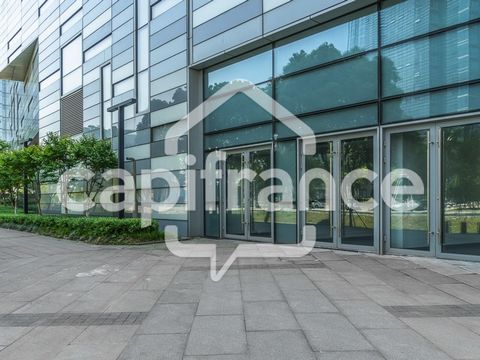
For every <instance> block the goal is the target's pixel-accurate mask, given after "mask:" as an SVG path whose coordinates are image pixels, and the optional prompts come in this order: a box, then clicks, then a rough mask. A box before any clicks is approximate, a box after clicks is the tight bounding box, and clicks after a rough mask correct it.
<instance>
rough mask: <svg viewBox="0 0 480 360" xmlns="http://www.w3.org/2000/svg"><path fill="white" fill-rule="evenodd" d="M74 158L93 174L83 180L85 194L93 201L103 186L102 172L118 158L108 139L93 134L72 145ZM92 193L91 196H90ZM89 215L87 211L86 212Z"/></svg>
mask: <svg viewBox="0 0 480 360" xmlns="http://www.w3.org/2000/svg"><path fill="white" fill-rule="evenodd" d="M73 152H74V158H75V159H76V160H77V161H78V164H79V165H80V166H82V167H84V168H85V169H87V170H90V171H91V172H92V173H93V174H94V176H93V177H92V178H91V179H89V180H87V181H86V182H85V194H86V195H87V197H88V198H90V199H91V200H92V201H93V202H95V199H96V197H97V195H98V193H99V192H100V191H101V190H102V189H103V187H104V179H103V177H102V174H103V173H104V172H105V171H107V170H109V169H112V168H115V167H116V165H117V163H118V160H117V155H116V154H115V152H114V151H113V149H112V146H111V144H110V142H109V141H106V140H98V139H96V138H94V137H93V136H83V137H82V138H80V139H79V140H78V141H77V142H76V143H75V145H74V151H73ZM92 195H93V196H92ZM86 215H87V216H88V215H89V212H88V211H87V212H86Z"/></svg>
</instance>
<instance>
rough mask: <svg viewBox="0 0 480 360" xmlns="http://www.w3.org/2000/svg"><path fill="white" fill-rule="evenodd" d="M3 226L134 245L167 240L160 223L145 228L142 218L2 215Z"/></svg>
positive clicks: (64, 237) (99, 243)
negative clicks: (160, 229)
mask: <svg viewBox="0 0 480 360" xmlns="http://www.w3.org/2000/svg"><path fill="white" fill-rule="evenodd" d="M0 227H2V228H6V229H13V230H20V231H28V232H32V233H36V234H40V235H47V236H52V237H56V238H61V239H70V240H76V241H83V242H86V243H89V244H97V245H133V244H143V243H151V242H160V241H163V239H164V236H163V233H162V232H161V231H159V229H158V224H157V223H155V222H154V223H152V225H151V226H149V227H146V228H142V227H141V222H140V219H116V218H99V217H73V216H39V215H23V214H17V215H14V214H0Z"/></svg>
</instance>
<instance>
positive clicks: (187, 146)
mask: <svg viewBox="0 0 480 360" xmlns="http://www.w3.org/2000/svg"><path fill="white" fill-rule="evenodd" d="M0 24H1V28H2V31H1V32H0V78H1V79H3V80H4V81H3V82H1V83H0V93H1V94H2V97H0V105H1V106H3V108H2V109H0V131H1V134H2V136H6V137H7V139H8V140H11V141H14V142H15V141H16V142H17V143H22V141H25V139H28V138H36V136H37V135H38V139H39V141H41V140H42V139H43V138H44V137H45V136H46V135H47V134H48V133H49V132H59V133H60V134H61V135H66V136H79V135H81V134H91V135H93V136H96V137H99V138H105V139H112V145H113V146H114V147H115V148H118V114H117V112H114V113H110V112H108V111H107V109H108V108H109V107H111V106H113V105H116V104H120V103H122V102H124V101H128V100H130V99H136V104H134V105H129V106H127V107H126V108H125V120H124V128H125V141H124V145H125V156H126V157H129V158H134V159H136V163H137V173H140V172H141V171H142V170H143V169H155V168H163V169H168V170H171V171H173V172H174V174H176V175H177V178H178V180H179V186H180V187H181V189H180V193H181V196H180V197H181V201H180V202H181V203H186V202H187V201H190V202H195V204H196V205H197V206H196V210H192V211H187V209H186V207H185V206H184V204H178V205H176V206H175V207H174V208H173V209H172V210H171V211H170V212H169V213H166V214H165V213H164V214H156V215H155V216H156V217H157V219H158V221H159V222H160V224H161V225H162V226H165V225H166V224H173V225H177V226H178V227H179V229H180V233H181V234H182V235H183V236H207V237H213V238H222V239H229V238H233V239H243V240H252V241H266V242H275V243H283V244H285V243H296V242H297V241H298V239H299V238H301V235H302V234H301V232H302V228H303V225H305V224H307V225H313V226H315V228H316V230H317V234H316V237H317V243H318V246H321V247H328V248H339V249H352V250H361V251H371V252H380V253H391V254H417V255H426V256H437V257H445V258H460V259H472V260H478V259H480V257H479V256H480V151H479V145H480V2H479V1H477V0H404V1H401V0H386V1H369V0H324V1H312V0H229V1H225V0H158V1H157V0H118V1H116V0H63V1H62V0H23V1H9V0H1V1H0ZM236 79H246V80H248V81H250V82H252V83H254V84H256V85H257V86H258V88H260V89H261V90H262V91H263V92H265V93H266V94H268V95H270V96H271V97H272V98H274V99H275V100H276V101H277V102H278V103H280V104H281V105H283V106H284V107H285V108H286V109H288V110H289V111H290V112H291V113H292V114H294V115H295V116H297V117H298V118H299V119H301V120H302V121H303V122H304V123H305V124H307V125H308V126H309V127H310V128H311V129H312V130H313V131H314V132H315V134H316V145H315V151H314V152H315V155H308V154H307V152H305V151H304V147H303V145H302V141H301V139H300V138H299V136H298V134H297V133H296V132H295V131H293V130H292V127H291V126H288V122H289V121H293V120H289V119H279V118H277V117H275V116H273V115H272V114H271V113H269V112H267V111H265V109H264V108H262V107H260V106H259V105H258V104H256V103H255V101H253V100H252V99H251V98H249V97H248V96H246V95H245V94H243V93H241V92H240V93H236V94H234V95H233V96H232V97H231V98H229V100H228V101H226V103H225V104H223V105H222V106H221V107H219V108H217V109H215V110H214V111H213V112H211V113H210V111H208V109H205V110H206V111H205V113H206V114H208V116H206V117H205V119H204V120H203V121H202V122H201V123H200V124H198V125H196V126H194V127H193V128H191V129H188V131H187V129H186V128H185V134H184V136H181V137H180V139H179V140H178V142H179V152H180V153H179V154H177V155H167V154H166V152H165V146H164V143H165V137H166V136H167V133H168V130H169V129H171V127H172V126H173V124H176V123H177V122H178V121H179V120H180V119H182V118H184V117H185V116H186V115H187V113H189V111H191V110H193V109H195V108H196V107H197V106H199V105H200V104H202V102H203V101H204V100H207V99H210V98H211V97H212V96H215V93H216V92H217V91H218V90H219V89H221V88H222V86H223V85H225V84H227V83H229V82H231V81H233V80H236ZM37 132H38V134H37ZM310 146H313V145H310ZM220 149H221V150H224V151H226V152H227V157H226V160H225V161H224V162H222V163H221V164H220V165H219V170H220V172H223V174H224V176H223V177H222V179H219V180H218V181H217V184H216V189H217V196H216V200H215V201H214V204H213V206H211V207H210V208H209V209H208V210H206V211H204V209H205V207H204V202H205V200H204V199H205V196H204V190H205V187H204V184H203V182H202V180H201V178H200V170H201V169H203V168H204V166H205V164H204V162H205V159H206V158H207V156H208V154H210V153H211V152H215V151H217V150H220ZM187 153H190V154H193V155H195V156H196V158H197V163H196V164H194V165H192V166H190V169H191V170H195V171H192V172H190V173H195V172H196V175H195V176H193V175H189V176H187V175H186V174H187V172H186V170H187V169H188V167H189V165H188V164H187V161H186V156H187ZM308 153H310V152H308ZM127 167H128V168H129V169H131V163H128V162H127ZM245 167H248V168H250V169H254V170H255V171H256V172H257V173H260V172H262V171H264V170H268V169H270V168H275V169H280V170H284V171H285V172H286V173H287V174H289V175H290V176H291V178H292V179H293V184H294V186H293V190H292V198H293V200H294V201H293V204H295V206H296V204H298V199H297V198H298V194H299V193H300V192H302V191H305V190H306V192H307V193H308V194H309V201H308V204H307V208H306V209H305V211H303V209H302V211H299V209H297V208H296V207H295V206H293V207H285V208H280V209H277V210H278V211H275V212H273V213H270V212H266V211H264V210H261V209H260V207H259V204H258V202H257V201H256V199H257V195H258V194H259V192H260V191H261V190H262V189H263V188H265V187H266V186H268V185H269V184H270V183H269V182H268V181H265V180H263V179H261V178H260V177H257V178H255V179H253V180H252V181H242V182H239V183H236V184H233V185H232V184H231V183H229V182H228V176H227V170H228V169H230V170H241V169H242V168H245ZM315 168H320V169H323V170H326V171H327V172H329V173H330V174H331V176H332V178H333V180H334V181H335V183H336V184H340V183H342V180H344V179H345V177H346V176H347V174H349V173H350V172H351V171H352V170H355V169H364V170H365V169H369V170H372V171H374V172H375V173H376V174H378V176H377V177H376V178H375V179H374V180H373V181H370V180H367V179H362V180H359V181H357V182H355V183H354V185H353V187H352V193H353V196H354V198H355V199H356V200H357V201H359V202H362V201H367V200H368V199H371V198H373V199H374V201H375V202H376V203H378V206H376V207H374V208H373V209H372V210H368V211H365V210H358V209H356V208H355V207H353V208H352V207H350V206H347V205H346V204H345V202H344V201H343V199H342V197H341V196H340V190H341V188H340V186H336V187H328V186H326V184H325V182H324V181H322V180H320V179H315V180H314V181H312V182H311V183H310V184H307V185H306V186H307V187H308V189H302V188H300V187H301V186H302V185H301V183H300V180H299V179H300V178H301V177H302V175H303V174H304V173H306V172H307V171H309V170H310V169H315ZM402 168H406V169H410V170H412V171H414V172H416V173H417V174H418V175H419V176H420V178H421V179H422V180H423V183H424V192H423V193H422V194H414V195H403V194H402V193H394V194H393V195H394V198H395V201H394V202H393V203H396V204H397V206H395V204H394V206H386V204H385V202H384V201H382V199H381V183H382V179H383V178H384V177H385V176H386V174H388V173H390V172H391V171H393V170H396V169H402ZM187 178H188V179H187ZM194 178H195V180H196V184H197V186H196V187H195V191H192V186H193V185H192V184H193V183H194V181H193V180H194ZM399 181H401V179H400V180H399ZM403 181H404V182H405V179H403ZM187 182H188V183H189V184H190V187H188V186H187ZM396 185H400V183H398V184H396ZM232 186H233V187H234V188H232ZM154 188H155V189H154V193H155V200H157V201H161V200H163V199H166V198H167V197H168V193H169V190H168V189H167V188H165V186H164V184H163V183H162V182H160V181H159V182H156V183H154ZM328 189H330V190H328ZM327 190H328V192H329V193H328V194H327ZM229 193H236V194H238V195H239V196H237V199H236V203H234V204H228V196H227V194H229ZM45 198H46V200H45V201H46V202H47V201H52V200H51V198H52V197H45ZM327 198H331V199H334V204H333V205H334V206H332V207H331V208H329V207H327V205H326V199H327ZM47 199H48V200H47ZM280 200H282V199H279V204H281V203H282V201H280ZM405 203H415V204H416V205H417V206H416V209H415V210H413V211H405V210H404V207H402V206H398V204H405ZM50 205H51V204H47V203H45V206H46V207H48V206H50ZM53 209H56V208H55V207H53Z"/></svg>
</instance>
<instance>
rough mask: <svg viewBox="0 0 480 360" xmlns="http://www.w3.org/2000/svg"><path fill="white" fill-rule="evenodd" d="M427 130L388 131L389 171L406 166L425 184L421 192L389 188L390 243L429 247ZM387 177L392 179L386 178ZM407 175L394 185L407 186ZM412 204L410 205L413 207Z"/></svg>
mask: <svg viewBox="0 0 480 360" xmlns="http://www.w3.org/2000/svg"><path fill="white" fill-rule="evenodd" d="M429 146H430V145H429V131H428V130H419V131H410V132H405V133H398V134H392V135H391V137H390V172H393V171H395V170H399V169H408V170H410V171H413V172H414V173H415V174H417V175H418V176H419V177H420V179H421V180H422V183H423V185H424V187H425V192H424V193H423V194H421V195H411V194H408V195H403V194H401V193H398V192H397V193H396V192H395V191H392V193H391V194H387V196H388V195H390V196H391V198H392V200H393V201H392V206H391V207H390V209H391V210H390V247H392V248H395V249H409V250H417V251H418V250H420V251H429V250H430V240H429V211H428V207H429V201H428V192H429V183H428V171H429V169H428V167H429V161H428V157H429V151H428V147H429ZM390 180H392V179H391V178H390ZM410 185H412V184H411V182H410V181H409V180H408V179H405V178H402V179H398V180H396V181H395V182H393V183H392V189H394V188H393V187H394V186H410ZM413 208H414V209H413Z"/></svg>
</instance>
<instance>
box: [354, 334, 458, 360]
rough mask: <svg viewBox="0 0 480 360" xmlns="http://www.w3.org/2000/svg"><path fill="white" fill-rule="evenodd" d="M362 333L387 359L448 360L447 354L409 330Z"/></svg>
mask: <svg viewBox="0 0 480 360" xmlns="http://www.w3.org/2000/svg"><path fill="white" fill-rule="evenodd" d="M363 333H364V334H365V335H366V337H367V339H368V340H369V341H370V342H371V343H372V344H373V345H374V346H375V347H376V348H377V349H378V350H379V351H380V352H381V353H382V355H383V356H385V358H387V359H395V360H412V359H415V360H447V359H450V357H449V356H448V355H447V354H445V353H444V352H443V351H441V350H440V349H438V348H437V347H435V345H433V344H432V343H431V342H429V341H428V340H426V339H425V338H424V337H423V336H422V335H420V334H418V333H416V332H415V331H413V330H411V329H372V330H363Z"/></svg>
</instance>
